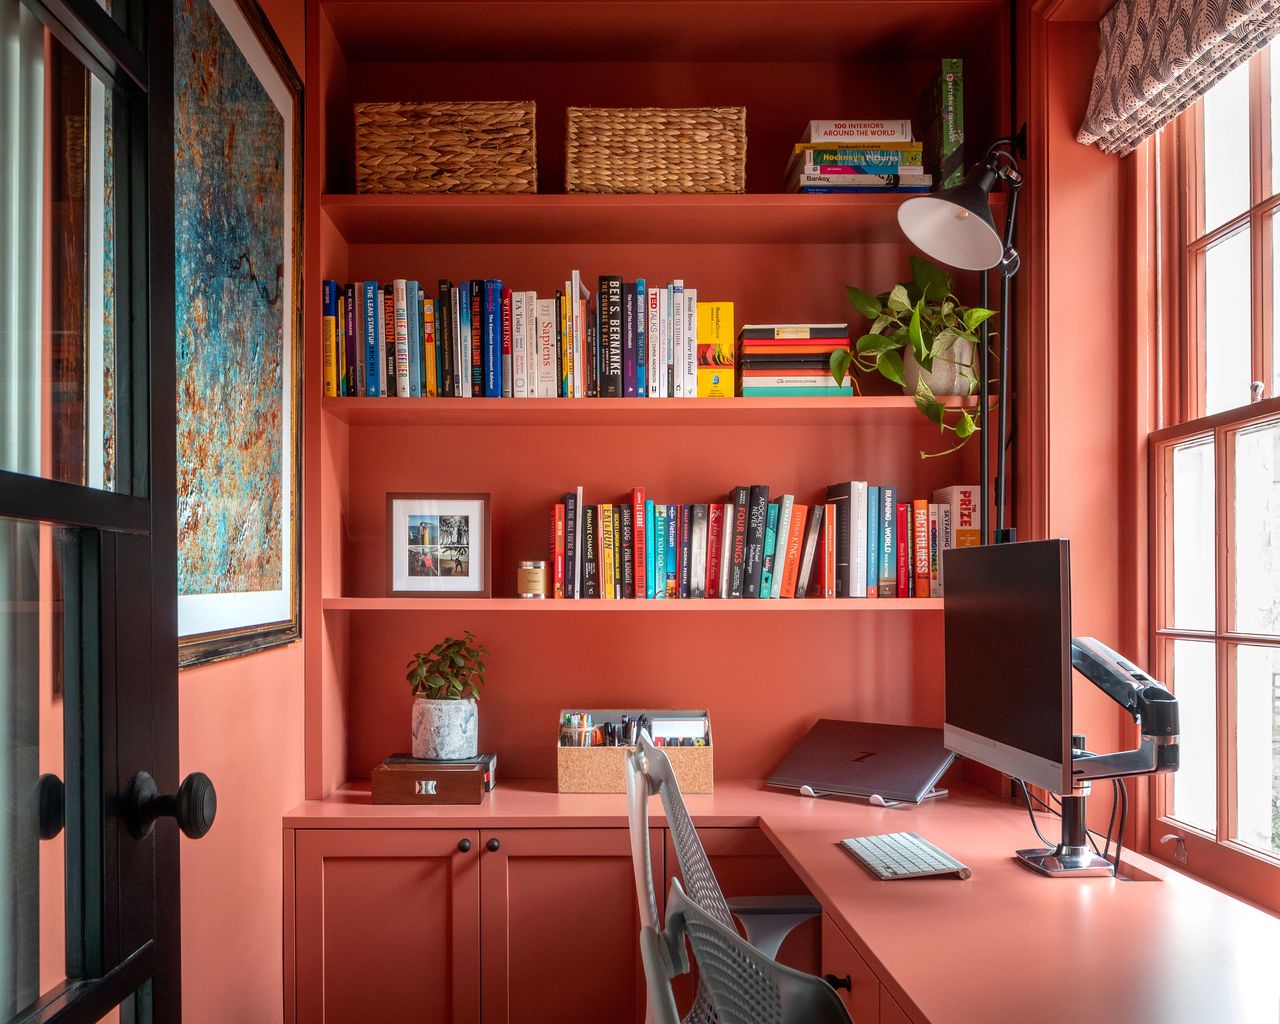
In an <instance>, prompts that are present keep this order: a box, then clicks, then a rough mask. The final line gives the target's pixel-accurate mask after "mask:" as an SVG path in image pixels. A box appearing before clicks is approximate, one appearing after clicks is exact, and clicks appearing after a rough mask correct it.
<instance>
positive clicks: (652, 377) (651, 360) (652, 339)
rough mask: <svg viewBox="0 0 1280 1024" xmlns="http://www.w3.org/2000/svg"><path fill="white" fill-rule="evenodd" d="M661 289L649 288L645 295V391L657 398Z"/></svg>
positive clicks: (659, 392) (651, 396)
mask: <svg viewBox="0 0 1280 1024" xmlns="http://www.w3.org/2000/svg"><path fill="white" fill-rule="evenodd" d="M661 291H662V290H661V289H660V288H650V289H649V291H648V293H647V294H646V295H645V306H646V307H647V308H646V309H645V317H646V320H647V323H646V327H647V334H646V342H647V344H646V350H645V368H644V372H645V392H646V394H647V396H648V397H649V398H657V397H658V396H660V395H661V394H662V385H661V384H660V383H659V382H658V361H659V359H660V358H661V357H662V341H661V339H660V337H659V335H660V334H661V330H660V328H659V327H658V314H659V310H660V309H661V307H660V306H659V304H658V296H659V294H661Z"/></svg>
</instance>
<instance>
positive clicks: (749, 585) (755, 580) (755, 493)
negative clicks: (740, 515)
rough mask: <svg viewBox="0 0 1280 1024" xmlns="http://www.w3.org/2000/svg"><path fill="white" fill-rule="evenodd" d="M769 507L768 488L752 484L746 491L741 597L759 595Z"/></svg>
mask: <svg viewBox="0 0 1280 1024" xmlns="http://www.w3.org/2000/svg"><path fill="white" fill-rule="evenodd" d="M768 509H769V488H768V487H766V486H764V485H763V484H752V486H751V490H750V491H748V492H747V547H746V557H745V560H744V563H743V570H742V595H741V596H743V597H759V596H760V576H761V573H762V572H763V570H764V532H765V520H766V517H767V515H768Z"/></svg>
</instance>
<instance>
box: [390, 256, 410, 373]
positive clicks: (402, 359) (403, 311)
mask: <svg viewBox="0 0 1280 1024" xmlns="http://www.w3.org/2000/svg"><path fill="white" fill-rule="evenodd" d="M391 302H392V310H391V314H392V318H393V320H392V323H393V324H394V331H395V345H396V397H397V398H409V397H410V388H409V369H410V367H409V294H408V282H407V281H405V280H404V278H396V280H394V281H392V282H391Z"/></svg>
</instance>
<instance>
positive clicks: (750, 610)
mask: <svg viewBox="0 0 1280 1024" xmlns="http://www.w3.org/2000/svg"><path fill="white" fill-rule="evenodd" d="M322 605H323V607H324V610H325V611H326V612H517V611H518V612H531V613H533V614H537V615H556V614H559V613H568V614H579V615H581V614H586V615H590V614H592V613H604V614H610V615H629V614H642V613H660V614H678V613H683V612H691V613H699V612H700V613H702V614H717V613H727V614H731V615H749V614H757V615H759V614H772V613H775V612H776V613H778V614H803V613H806V612H808V613H811V614H812V613H821V612H861V613H863V614H873V613H880V614H887V613H890V612H940V611H942V598H940V597H912V598H901V599H892V600H880V599H875V600H866V599H862V600H859V599H858V598H848V597H842V598H805V599H803V600H790V601H783V600H777V601H764V600H760V599H758V598H757V599H751V598H745V599H742V600H736V601H722V600H683V601H649V600H631V601H603V600H598V599H595V598H593V599H590V600H582V601H553V600H543V601H525V600H521V599H520V598H515V597H492V598H465V597H463V598H418V597H326V598H324V599H323V601H322Z"/></svg>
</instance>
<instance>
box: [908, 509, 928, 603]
mask: <svg viewBox="0 0 1280 1024" xmlns="http://www.w3.org/2000/svg"><path fill="white" fill-rule="evenodd" d="M911 546H912V551H913V553H914V555H915V562H914V566H915V591H914V592H915V595H916V597H928V596H929V503H928V502H927V501H925V500H924V499H923V498H917V499H916V500H915V501H913V502H912V503H911Z"/></svg>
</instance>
